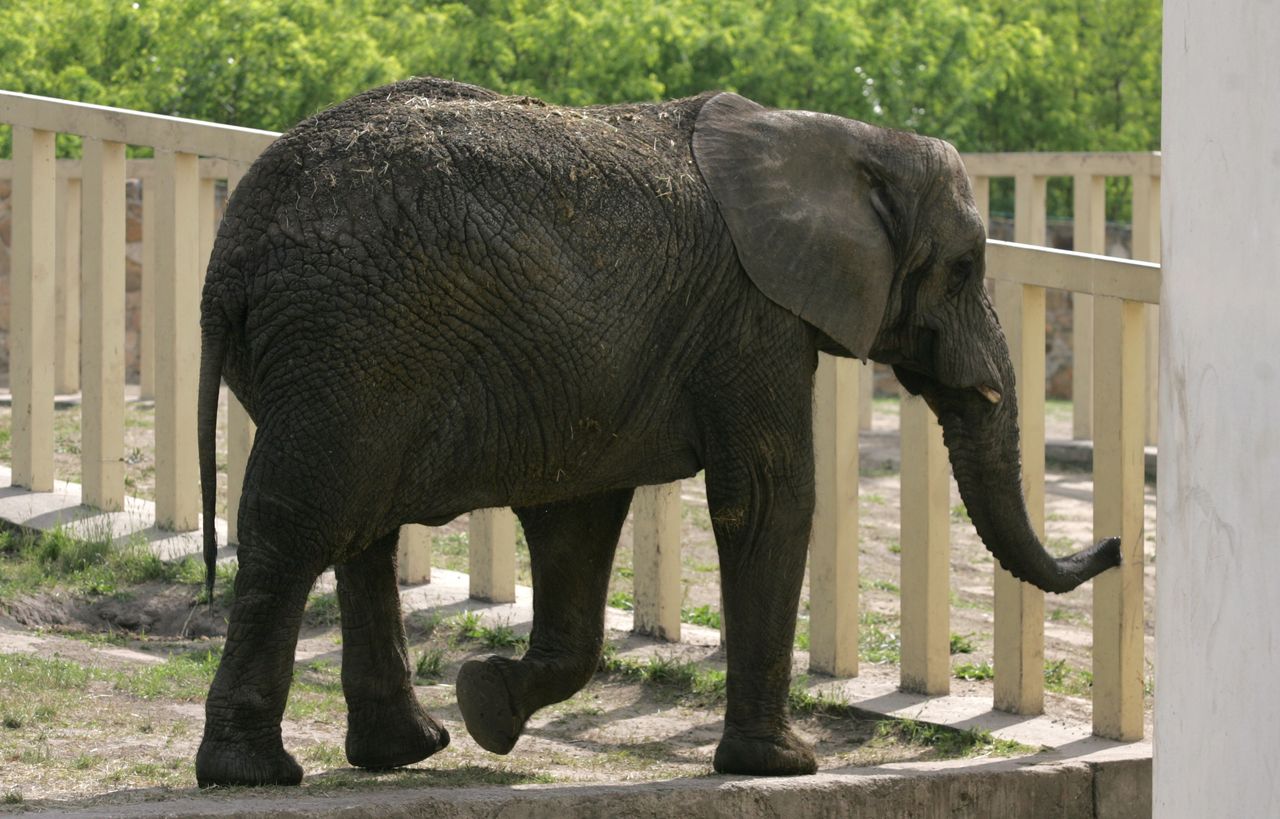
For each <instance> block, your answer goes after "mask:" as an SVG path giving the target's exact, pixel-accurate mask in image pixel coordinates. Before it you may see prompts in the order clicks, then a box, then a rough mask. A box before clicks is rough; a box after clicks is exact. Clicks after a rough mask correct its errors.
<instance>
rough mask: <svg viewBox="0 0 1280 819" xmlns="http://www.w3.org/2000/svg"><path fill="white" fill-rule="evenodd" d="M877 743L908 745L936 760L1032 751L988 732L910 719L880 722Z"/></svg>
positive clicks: (1032, 751) (1008, 754) (877, 730)
mask: <svg viewBox="0 0 1280 819" xmlns="http://www.w3.org/2000/svg"><path fill="white" fill-rule="evenodd" d="M876 738H877V739H893V740H897V741H899V742H905V743H908V744H910V745H922V746H925V747H927V748H932V749H933V751H934V752H935V753H936V754H937V756H938V757H939V758H940V759H958V758H961V757H971V756H1013V755H1017V754H1024V753H1034V752H1035V749H1034V748H1031V747H1029V746H1026V745H1023V744H1022V743H1020V742H1014V741H1012V740H1008V739H997V738H996V737H994V736H992V735H991V732H990V731H982V730H977V729H973V728H970V729H967V730H963V731H961V730H957V729H955V728H949V727H947V726H943V725H933V724H931V723H928V722H920V721H918V720H913V719H892V720H884V721H882V722H881V723H880V724H879V725H877V726H876Z"/></svg>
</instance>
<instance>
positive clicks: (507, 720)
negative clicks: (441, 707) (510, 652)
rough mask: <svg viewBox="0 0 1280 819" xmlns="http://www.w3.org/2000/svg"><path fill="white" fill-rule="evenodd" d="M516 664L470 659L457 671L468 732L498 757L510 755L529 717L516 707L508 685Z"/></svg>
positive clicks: (498, 659)
mask: <svg viewBox="0 0 1280 819" xmlns="http://www.w3.org/2000/svg"><path fill="white" fill-rule="evenodd" d="M515 666H516V662H515V661H513V660H508V659H507V658H505V657H490V658H488V659H487V660H471V661H469V662H466V663H463V665H462V668H461V669H460V670H459V671H458V681H457V691H458V708H459V710H461V711H462V719H463V720H464V721H465V722H466V724H467V733H469V734H471V738H472V739H474V740H475V741H476V744H477V745H479V746H480V747H481V748H484V749H485V750H486V751H489V752H491V753H495V754H506V753H510V752H511V749H512V748H514V747H515V744H516V740H517V739H519V738H520V734H521V732H522V731H524V723H525V720H527V719H528V718H529V715H528V714H526V713H524V712H523V711H522V710H521V709H520V708H519V707H518V706H517V705H516V698H515V697H514V696H513V692H512V690H511V684H510V682H509V679H510V672H512V671H514V668H515Z"/></svg>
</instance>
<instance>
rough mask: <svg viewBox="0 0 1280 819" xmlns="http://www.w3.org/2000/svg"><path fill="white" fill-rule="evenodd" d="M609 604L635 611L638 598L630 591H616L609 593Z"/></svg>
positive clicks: (624, 609)
mask: <svg viewBox="0 0 1280 819" xmlns="http://www.w3.org/2000/svg"><path fill="white" fill-rule="evenodd" d="M609 605H610V606H611V607H613V608H615V609H622V610H623V611H635V608H636V599H635V597H633V596H632V595H631V594H630V592H624V591H616V592H614V593H613V594H611V595H609Z"/></svg>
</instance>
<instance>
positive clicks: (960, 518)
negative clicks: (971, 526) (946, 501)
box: [951, 503, 973, 523]
mask: <svg viewBox="0 0 1280 819" xmlns="http://www.w3.org/2000/svg"><path fill="white" fill-rule="evenodd" d="M951 520H952V522H954V523H973V520H972V519H971V518H970V517H969V510H968V509H966V508H965V506H964V504H963V503H960V504H956V505H955V506H953V507H951Z"/></svg>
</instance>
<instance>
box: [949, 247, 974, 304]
mask: <svg viewBox="0 0 1280 819" xmlns="http://www.w3.org/2000/svg"><path fill="white" fill-rule="evenodd" d="M973 271H974V264H973V258H972V257H971V256H962V257H961V258H959V259H957V260H956V261H955V262H953V263H952V265H951V281H950V282H949V283H948V285H947V290H948V291H950V293H951V295H952V296H958V295H960V291H961V290H963V289H964V286H965V285H966V284H968V283H969V281H970V280H971V279H972V278H973Z"/></svg>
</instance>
